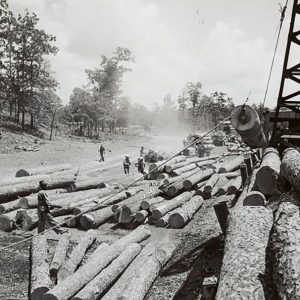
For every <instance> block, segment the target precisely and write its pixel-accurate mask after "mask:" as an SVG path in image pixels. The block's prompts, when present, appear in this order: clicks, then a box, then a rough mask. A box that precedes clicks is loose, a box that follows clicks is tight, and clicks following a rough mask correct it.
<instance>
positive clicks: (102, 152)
mask: <svg viewBox="0 0 300 300" xmlns="http://www.w3.org/2000/svg"><path fill="white" fill-rule="evenodd" d="M99 153H100V162H101V161H104V153H105V148H104V147H103V145H101V146H100V149H99Z"/></svg>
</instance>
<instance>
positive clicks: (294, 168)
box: [280, 148, 300, 192]
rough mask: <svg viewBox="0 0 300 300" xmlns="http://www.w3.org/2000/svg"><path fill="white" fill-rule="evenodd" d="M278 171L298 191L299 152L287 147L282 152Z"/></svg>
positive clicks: (299, 183) (299, 174) (299, 185)
mask: <svg viewBox="0 0 300 300" xmlns="http://www.w3.org/2000/svg"><path fill="white" fill-rule="evenodd" d="M280 173H281V175H282V176H283V177H284V178H285V179H286V180H287V181H288V182H289V183H290V184H291V185H292V186H293V188H294V189H295V190H296V191H298V192H300V153H299V152H298V151H297V150H296V149H294V148H288V149H286V150H285V151H284V152H283V158H282V162H281V166H280Z"/></svg>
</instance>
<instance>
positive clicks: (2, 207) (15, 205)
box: [0, 199, 20, 215]
mask: <svg viewBox="0 0 300 300" xmlns="http://www.w3.org/2000/svg"><path fill="white" fill-rule="evenodd" d="M19 208H20V205H19V199H17V200H13V201H10V202H7V203H3V204H0V215H2V214H5V213H8V212H10V211H13V210H16V209H19Z"/></svg>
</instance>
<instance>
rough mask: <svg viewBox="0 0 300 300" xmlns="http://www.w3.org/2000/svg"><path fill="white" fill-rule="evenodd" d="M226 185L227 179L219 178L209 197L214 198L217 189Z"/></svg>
mask: <svg viewBox="0 0 300 300" xmlns="http://www.w3.org/2000/svg"><path fill="white" fill-rule="evenodd" d="M227 183H228V179H227V178H226V177H225V176H222V177H219V180H218V181H217V183H216V184H215V186H214V187H213V189H212V191H211V193H210V194H211V196H215V195H216V194H217V193H218V191H219V188H220V187H223V186H225V185H226V184H227Z"/></svg>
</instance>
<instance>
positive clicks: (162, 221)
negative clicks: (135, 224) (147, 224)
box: [152, 211, 173, 228]
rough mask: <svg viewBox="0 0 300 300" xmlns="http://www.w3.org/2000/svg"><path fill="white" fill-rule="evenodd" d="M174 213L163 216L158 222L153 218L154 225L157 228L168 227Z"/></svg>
mask: <svg viewBox="0 0 300 300" xmlns="http://www.w3.org/2000/svg"><path fill="white" fill-rule="evenodd" d="M172 213H173V211H169V212H168V213H166V214H165V215H164V216H162V217H161V218H160V219H158V220H156V219H154V218H153V217H152V218H153V223H154V224H155V225H156V226H157V227H161V228H163V227H166V226H168V220H169V217H170V215H171V214H172Z"/></svg>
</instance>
